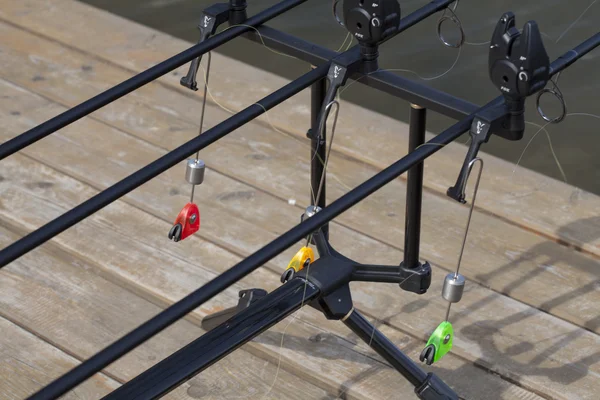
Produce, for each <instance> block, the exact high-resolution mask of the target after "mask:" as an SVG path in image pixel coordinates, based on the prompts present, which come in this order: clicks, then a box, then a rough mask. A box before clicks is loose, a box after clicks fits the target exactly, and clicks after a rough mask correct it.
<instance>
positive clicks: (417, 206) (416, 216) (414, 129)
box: [403, 104, 427, 268]
mask: <svg viewBox="0 0 600 400" xmlns="http://www.w3.org/2000/svg"><path fill="white" fill-rule="evenodd" d="M426 117H427V110H426V109H425V108H423V107H421V106H418V105H416V104H411V105H410V121H409V139H408V152H409V153H410V152H412V151H414V150H415V149H416V148H417V147H419V146H420V145H422V144H423V143H425V122H426ZM422 198H423V162H420V163H418V164H415V165H414V166H413V167H412V168H411V169H409V170H408V178H407V182H406V216H405V221H406V224H405V228H404V229H405V232H404V262H403V266H404V267H406V268H417V267H419V266H420V263H419V244H420V241H421V202H422Z"/></svg>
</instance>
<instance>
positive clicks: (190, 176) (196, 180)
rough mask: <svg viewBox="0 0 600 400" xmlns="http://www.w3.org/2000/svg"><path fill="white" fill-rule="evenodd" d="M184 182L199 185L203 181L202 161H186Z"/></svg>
mask: <svg viewBox="0 0 600 400" xmlns="http://www.w3.org/2000/svg"><path fill="white" fill-rule="evenodd" d="M185 180H186V181H188V182H189V183H191V184H192V185H199V184H201V183H202V182H203V181H204V161H202V160H194V159H190V160H187V166H186V168H185Z"/></svg>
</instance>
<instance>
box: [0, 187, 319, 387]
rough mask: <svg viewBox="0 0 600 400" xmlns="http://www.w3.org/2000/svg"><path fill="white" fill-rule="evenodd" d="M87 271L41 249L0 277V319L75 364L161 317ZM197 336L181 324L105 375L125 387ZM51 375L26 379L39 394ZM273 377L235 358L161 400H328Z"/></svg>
mask: <svg viewBox="0 0 600 400" xmlns="http://www.w3.org/2000/svg"><path fill="white" fill-rule="evenodd" d="M4 193H6V192H4ZM17 238H18V236H17V235H15V234H13V233H12V232H9V231H7V230H6V229H5V228H4V227H2V228H0V244H1V245H2V246H3V247H4V246H6V245H7V244H9V243H10V242H13V241H14V240H16V239H17ZM113 240H118V236H116V235H115V237H114V238H113ZM94 268H95V267H94V265H92V264H89V263H87V262H86V261H85V260H82V259H78V258H75V257H73V256H72V255H69V254H67V253H65V252H64V251H62V250H58V249H57V248H56V246H45V248H44V249H43V250H40V251H34V252H32V253H29V254H28V255H27V256H25V257H23V258H21V259H19V260H18V261H16V262H14V263H12V264H11V265H10V266H8V267H6V268H4V269H3V270H2V271H1V272H0V278H1V279H0V287H1V290H0V304H2V307H1V310H0V313H1V314H2V315H3V316H4V317H7V318H9V319H10V320H12V321H16V322H17V323H18V324H19V325H21V326H26V327H27V328H28V329H29V330H31V331H32V332H34V333H35V335H37V336H38V337H41V338H44V340H46V341H48V342H50V343H52V344H54V345H55V346H57V347H58V348H60V349H64V350H65V351H68V352H69V353H70V354H73V355H75V356H76V357H78V358H79V359H87V358H89V357H90V356H92V355H93V354H94V353H96V352H97V351H99V350H101V349H102V348H104V347H106V346H107V345H109V344H110V343H112V342H113V341H114V340H116V339H117V338H119V337H121V336H122V335H124V334H125V333H127V332H128V331H130V330H131V329H133V328H134V327H136V326H138V325H139V324H141V323H142V322H143V321H145V320H147V319H148V318H150V317H152V316H153V315H155V314H157V313H158V312H159V311H160V308H159V307H157V306H155V305H152V304H151V303H149V302H148V301H146V300H143V299H141V298H139V297H137V296H136V295H134V294H132V293H130V292H128V291H127V290H125V289H123V288H121V287H119V286H117V285H114V284H113V283H111V282H109V281H107V280H105V279H104V278H102V277H100V276H98V275H97V274H96V271H94ZM32 293H36V294H37V295H36V296H33V295H32ZM0 326H2V325H0ZM2 332H4V330H3V331H2ZM202 333H203V331H202V329H200V328H199V327H197V326H194V325H193V324H191V323H189V322H187V321H180V322H178V323H176V324H174V325H173V326H171V327H170V328H168V329H167V330H165V331H164V332H162V333H161V334H159V335H158V336H156V337H154V338H153V339H151V340H149V341H148V342H146V343H144V344H143V345H142V346H140V347H138V348H137V349H136V350H134V351H132V352H131V353H129V354H128V355H126V356H124V357H123V358H121V359H119V360H118V361H116V362H115V363H113V364H111V365H110V366H109V367H108V368H107V372H108V373H110V374H111V376H114V377H116V378H117V379H119V380H120V381H121V382H124V381H127V380H130V379H131V378H133V377H135V376H136V375H138V374H139V373H141V372H142V371H144V370H145V369H147V368H149V367H151V366H152V365H154V364H155V363H156V362H158V361H159V360H161V359H163V358H164V357H166V356H168V355H169V354H170V353H172V352H173V351H176V350H178V349H179V348H181V347H182V346H184V345H186V344H187V343H189V342H190V341H191V340H193V339H195V338H196V337H198V336H200V335H202ZM3 336H4V335H3ZM6 339H7V340H3V342H6V341H9V343H7V344H6V346H7V348H8V349H9V350H10V351H12V352H14V351H15V350H14V348H13V347H16V346H19V339H18V338H17V339H15V341H12V339H10V336H7V337H6ZM2 347H4V343H3V345H2ZM47 347H49V346H47ZM56 352H57V351H56V350H55V351H54V353H56ZM12 356H14V354H12ZM46 356H47V357H48V359H49V360H52V357H51V356H52V354H48V351H46V352H43V353H41V354H39V355H38V356H35V355H34V354H31V353H28V352H25V354H24V355H21V356H20V358H19V359H20V360H22V361H23V362H25V363H27V362H28V363H29V364H30V365H31V364H38V363H40V362H41V361H42V360H43V357H46ZM54 358H56V356H54ZM63 363H64V364H66V365H63V366H60V367H61V368H60V371H62V372H63V373H64V372H66V370H67V367H68V366H69V365H70V364H72V363H70V364H69V363H67V362H66V361H65V360H63ZM54 367H56V366H54V365H52V364H51V363H50V362H48V361H47V362H46V364H42V365H41V366H38V367H37V368H38V369H37V370H33V371H30V372H29V375H31V378H30V379H37V381H38V382H39V383H38V386H39V385H41V384H42V383H43V382H44V381H46V383H47V381H48V380H49V379H50V378H52V377H57V376H58V372H59V371H56V372H55V371H54V369H53V368H54ZM71 367H72V365H71ZM31 368H33V367H31ZM3 372H7V373H8V372H9V370H7V371H2V370H0V375H1V376H3V377H4V379H2V380H5V379H6V378H7V377H8V376H10V375H4V374H3ZM276 373H277V366H276V365H274V364H272V363H269V362H267V361H265V360H262V359H260V358H258V357H256V356H254V355H251V354H249V353H247V352H246V351H244V350H239V351H236V352H234V353H232V354H231V355H229V356H228V357H226V358H225V359H223V360H221V361H220V362H218V363H217V364H215V365H213V366H212V367H210V368H209V369H207V370H206V371H205V372H203V373H202V374H200V375H198V376H196V377H195V378H193V379H192V380H190V381H188V382H187V383H185V384H184V385H182V386H181V387H179V388H178V389H176V390H175V391H173V392H171V393H170V394H169V396H167V398H172V399H195V398H200V397H202V396H206V395H213V396H214V395H217V394H218V396H222V398H234V397H238V396H243V397H244V398H255V399H262V398H269V399H280V398H284V397H285V398H294V399H301V398H305V397H304V396H305V395H307V396H309V398H319V399H321V398H323V399H325V398H329V397H328V395H327V393H326V392H325V391H324V390H322V389H319V388H317V387H315V386H314V385H311V384H308V383H306V382H305V381H303V380H301V379H299V378H297V377H295V376H292V375H290V374H289V373H288V372H286V371H284V370H280V371H279V372H278V375H279V379H278V381H277V382H276V383H275V385H273V387H272V388H271V381H272V380H271V379H270V377H271V376H274V375H275V374H276ZM104 381H106V378H104ZM104 381H103V380H102V379H101V378H96V379H95V380H92V381H90V383H88V384H86V385H83V386H82V387H81V389H79V388H78V389H77V391H76V392H77V393H79V392H80V390H82V389H83V390H84V393H85V390H88V391H89V390H90V386H92V384H93V385H98V386H99V383H102V382H104ZM0 385H1V384H0ZM1 387H2V386H0V388H1ZM111 387H113V388H114V387H115V385H114V384H113V385H109V386H108V387H107V384H106V383H105V382H104V386H99V388H98V390H100V389H102V391H103V392H104V394H106V392H107V391H109V389H110V388H111ZM34 388H35V387H34ZM86 388H87V389H86ZM30 390H31V389H30ZM268 390H270V392H269V393H268V395H267V391H268ZM0 393H2V390H1V389H0ZM265 396H266V397H265ZM2 398H4V397H2Z"/></svg>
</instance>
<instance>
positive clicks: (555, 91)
mask: <svg viewBox="0 0 600 400" xmlns="http://www.w3.org/2000/svg"><path fill="white" fill-rule="evenodd" d="M557 80H558V77H557ZM550 82H551V83H552V85H553V86H554V88H553V89H548V88H544V89H543V90H542V91H540V92H539V93H538V95H537V97H536V100H535V105H536V107H537V111H538V114H540V117H542V118H543V119H544V121H546V122H549V123H551V124H558V123H559V122H561V121H562V120H563V119H565V117H566V116H567V103H566V102H565V98H564V97H563V94H562V92H561V91H560V89H559V88H558V85H557V84H556V82H554V81H552V80H551V81H550ZM544 93H550V94H551V95H553V96H554V97H556V99H557V100H558V101H559V102H560V105H561V106H562V113H561V114H560V115H559V116H558V117H556V118H550V117H548V116H547V115H546V114H545V113H544V111H543V110H542V106H540V98H541V97H542V96H543V95H544Z"/></svg>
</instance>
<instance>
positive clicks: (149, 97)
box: [0, 25, 600, 332]
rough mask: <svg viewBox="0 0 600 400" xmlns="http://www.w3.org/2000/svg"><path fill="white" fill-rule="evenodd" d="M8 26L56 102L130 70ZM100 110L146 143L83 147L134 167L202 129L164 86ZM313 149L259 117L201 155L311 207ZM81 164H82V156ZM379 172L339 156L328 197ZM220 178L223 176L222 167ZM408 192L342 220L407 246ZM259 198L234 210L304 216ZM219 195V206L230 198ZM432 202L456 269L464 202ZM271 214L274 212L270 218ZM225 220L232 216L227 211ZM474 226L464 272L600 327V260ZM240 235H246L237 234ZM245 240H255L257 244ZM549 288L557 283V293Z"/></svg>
mask: <svg viewBox="0 0 600 400" xmlns="http://www.w3.org/2000/svg"><path fill="white" fill-rule="evenodd" d="M3 29H5V31H6V32H7V36H9V37H14V38H18V39H14V40H13V41H12V42H13V44H12V45H10V43H11V41H9V42H8V45H7V51H6V52H5V54H6V55H5V56H4V57H3V58H2V60H3V61H4V62H5V64H6V65H7V67H6V71H7V72H6V73H7V75H9V77H10V79H12V80H14V81H16V82H18V83H19V84H22V85H24V86H26V87H28V88H31V89H32V90H35V91H38V92H41V93H43V94H44V95H45V96H47V97H49V98H51V99H53V100H55V101H58V102H62V103H64V104H67V105H74V104H76V103H77V102H78V101H80V100H83V99H85V98H86V97H87V96H91V95H92V94H93V93H96V92H98V91H99V90H102V89H103V88H105V87H107V86H108V84H107V82H118V81H120V80H122V79H125V76H126V74H124V73H123V72H122V71H118V70H116V69H114V68H110V67H109V66H103V65H98V63H96V64H94V63H91V62H89V60H87V59H86V58H85V56H84V55H82V54H78V53H76V52H72V51H68V50H67V49H64V48H61V47H60V46H58V45H56V44H53V43H51V42H44V41H43V40H33V38H31V40H27V39H25V37H27V34H25V33H24V34H23V35H17V34H16V30H15V29H14V28H10V27H7V26H6V25H3ZM10 33H13V34H10ZM17 42H18V43H17ZM25 54H35V55H36V56H35V57H36V59H38V60H42V61H38V64H34V63H31V62H28V59H27V58H26V56H25ZM59 55H60V56H59ZM0 56H1V55H0ZM43 60H50V61H43ZM84 64H86V65H88V64H89V65H88V66H89V67H91V68H92V71H94V72H93V73H92V74H90V73H89V69H88V71H87V72H86V71H83V70H82V69H81V68H78V66H81V65H84ZM43 71H45V72H43ZM63 71H66V72H64V73H63ZM40 74H41V75H43V76H44V80H42V81H40V80H38V81H37V82H32V81H31V79H30V77H31V76H37V75H39V76H41V75H40ZM73 77H78V78H77V79H75V78H73ZM69 82H76V83H74V84H70V83H69ZM76 93H83V94H81V95H79V97H78V99H77V100H75V101H73V97H75V96H78V95H77V94H76ZM161 104H169V106H170V107H174V106H175V105H176V106H177V107H174V108H175V109H177V110H178V112H179V114H177V116H175V115H171V114H172V113H171V112H165V111H164V110H163V109H162V108H161V107H163V106H161ZM117 110H118V111H117ZM209 111H211V112H210V113H209V115H208V118H207V121H208V125H211V124H213V123H214V122H216V121H217V120H220V119H222V118H225V117H226V115H225V114H224V113H223V112H220V111H218V110H214V109H213V110H209ZM173 112H175V111H173ZM115 113H116V114H115ZM47 115H49V116H50V115H52V114H50V113H48V114H47ZM96 115H97V117H98V118H100V119H102V120H103V121H104V122H106V123H109V124H111V125H114V126H117V127H119V128H121V129H123V130H125V131H127V132H130V133H132V134H133V135H136V136H139V137H140V138H142V139H144V140H145V142H142V143H140V144H137V145H135V144H134V143H136V142H135V141H132V140H129V138H124V139H123V140H121V141H119V142H117V141H115V142H114V143H113V146H114V147H106V146H102V144H103V143H104V140H105V139H104V138H99V137H97V136H95V135H84V136H85V139H76V140H82V141H83V142H81V143H82V146H86V145H90V146H94V147H95V149H94V150H95V151H102V152H103V153H102V154H103V155H104V156H105V157H107V158H109V159H114V158H115V157H114V156H115V154H114V150H113V148H119V149H129V148H136V153H135V154H132V153H127V152H125V151H124V152H123V153H120V152H119V153H118V154H122V155H121V156H119V157H118V163H121V164H123V165H122V166H123V167H128V168H130V171H133V170H135V169H137V168H140V167H142V166H143V165H145V164H146V163H148V162H149V161H150V160H153V159H155V158H157V157H158V156H159V155H160V154H162V152H163V151H164V149H171V148H173V147H175V146H176V145H177V143H180V142H183V141H184V140H186V139H189V138H190V137H193V136H194V135H195V134H196V127H195V126H194V122H192V120H193V119H195V117H196V110H194V109H193V108H190V101H189V99H186V98H184V97H183V96H180V95H178V94H177V93H176V92H173V91H169V90H165V89H164V88H162V87H161V86H160V85H149V86H147V87H145V88H143V89H141V90H139V91H138V92H136V93H134V94H132V95H131V97H127V98H124V99H121V100H119V101H118V102H117V103H116V104H115V105H114V108H113V109H111V106H109V107H107V108H106V109H105V110H104V109H103V110H100V111H98V112H97V113H96ZM132 116H135V117H132ZM174 127H175V129H174ZM173 129H174V131H173ZM166 132H169V133H168V134H166ZM115 140H116V139H115ZM148 143H152V144H154V145H158V146H160V147H161V149H160V150H157V151H154V152H152V151H151V150H148V152H146V153H142V150H145V149H146V148H148V149H150V148H149V147H148ZM142 147H143V148H144V149H142ZM307 151H308V150H307V149H304V148H303V147H302V145H301V144H300V143H299V142H298V141H295V140H293V139H291V138H289V137H287V136H284V135H279V134H273V133H272V132H268V131H266V130H265V129H264V128H263V127H261V126H258V125H256V124H250V125H247V126H245V127H244V128H241V129H239V130H238V131H237V132H235V133H233V134H231V135H229V136H227V137H226V138H225V139H223V140H221V141H219V142H217V143H215V144H213V145H211V147H210V148H209V149H207V150H206V151H203V152H202V157H203V158H204V159H205V161H206V162H207V163H208V165H209V166H211V167H212V168H213V171H219V172H221V173H223V174H224V175H227V176H231V177H234V178H236V179H238V180H241V181H244V182H248V183H250V184H251V185H252V186H253V187H255V188H258V189H261V190H263V191H266V192H268V193H271V194H274V195H275V196H277V197H279V198H283V199H286V198H290V197H292V198H295V199H296V200H297V204H298V205H303V206H306V205H307V204H308V198H307V192H306V190H305V186H306V185H305V183H306V182H308V173H309V171H308V166H307V163H306V152H307ZM85 157H87V156H85ZM85 157H83V156H81V157H80V158H79V159H80V160H83V158H85ZM223 160H227V162H223ZM74 165H77V164H76V163H75V162H74ZM134 165H135V168H134V167H133V166H134ZM66 168H70V169H68V170H67V171H69V173H70V174H78V173H79V172H78V169H79V167H78V166H76V167H69V166H67V167H66ZM92 170H93V169H92ZM180 171H181V170H180ZM213 171H211V172H213ZM376 172H377V170H376V169H374V168H373V167H370V166H367V165H361V164H357V163H356V162H355V161H353V160H351V159H348V158H345V157H333V158H332V161H331V164H330V170H329V176H330V177H331V178H334V177H337V179H338V180H337V181H336V180H335V179H330V182H331V184H330V185H329V188H328V194H329V196H330V200H331V199H335V198H337V197H339V196H340V195H341V194H343V193H344V192H346V191H347V190H348V187H353V186H356V185H358V184H359V183H360V182H362V181H363V180H365V179H367V178H368V177H370V176H372V175H373V174H375V173H376ZM179 174H181V172H179ZM125 175H126V174H125V172H120V173H118V174H116V173H115V175H111V177H110V178H107V179H106V180H105V182H107V183H108V182H114V177H115V176H116V177H124V176H125ZM74 176H78V175H74ZM168 176H169V177H171V176H173V177H174V176H175V175H172V174H169V175H168ZM82 179H85V178H82ZM213 179H219V178H218V177H217V176H216V175H215V177H214V178H213ZM174 182H180V185H178V186H177V188H176V189H175V191H177V192H179V193H187V190H189V189H187V188H186V185H185V184H183V182H182V180H181V179H180V178H173V179H172V180H170V184H173V183H174ZM339 182H344V184H343V185H342V184H340V183H339ZM221 185H222V184H219V186H218V187H219V188H221V187H222V186H221ZM209 188H210V187H209V186H207V185H203V186H202V188H201V190H200V191H199V199H202V200H204V199H206V197H203V196H204V195H205V194H208V193H207V189H208V190H210V189H209ZM233 192H236V194H235V195H233V196H261V195H260V194H257V193H255V192H254V191H253V189H247V188H246V189H243V188H241V187H239V189H236V190H235V191H233V190H232V192H231V193H233ZM404 192H405V186H404V184H403V183H402V182H401V181H396V182H394V183H392V184H390V185H388V186H387V187H385V188H383V189H382V190H380V191H379V192H377V193H376V194H374V195H373V196H371V198H370V199H369V200H367V201H365V202H363V203H361V204H359V205H357V206H356V207H354V208H352V209H351V210H349V211H348V212H346V213H345V214H343V215H342V216H340V217H339V218H338V221H339V222H341V223H342V224H344V225H345V226H348V227H350V228H352V229H354V230H357V231H361V232H364V233H366V234H368V235H369V236H370V237H373V238H375V239H377V240H379V241H380V242H382V243H385V244H387V245H390V246H393V247H395V248H399V244H400V243H402V242H403V226H404V223H403V217H402V213H401V212H400V210H404V207H405V205H404V200H403V196H402V195H400V196H399V195H398V193H404ZM224 196H225V198H226V199H227V200H228V201H227V203H228V207H229V208H228V209H227V211H226V213H229V212H230V207H232V204H233V202H231V201H230V200H231V197H229V196H230V195H229V194H225V195H224ZM181 197H182V198H183V197H185V196H184V195H182V196H181ZM155 198H156V197H153V199H155ZM261 198H262V197H261ZM140 200H141V198H140ZM253 200H254V205H253V208H252V211H253V212H252V213H248V212H247V210H246V209H244V206H243V205H242V203H239V202H237V203H236V211H237V213H236V216H239V217H241V218H243V219H245V220H247V221H249V222H251V223H254V224H265V225H264V226H265V228H267V229H268V230H271V231H272V232H274V233H281V232H284V231H285V230H287V229H289V227H291V226H292V225H293V224H294V222H296V221H297V216H296V215H294V216H293V217H292V218H290V212H289V210H290V209H289V207H288V206H286V208H285V209H284V210H283V212H281V213H280V212H279V210H278V209H277V208H276V207H275V206H267V200H260V201H259V200H258V197H256V198H253ZM143 201H147V200H143ZM218 203H219V204H217V205H218V206H219V207H220V206H222V203H223V202H222V201H219V202H218ZM178 204H183V203H178ZM210 204H211V205H210V208H211V210H213V211H214V210H215V209H214V206H215V204H214V201H212V200H211V202H210ZM273 204H277V203H273ZM156 206H157V207H160V208H161V209H164V207H165V206H164V204H160V205H158V204H157V205H156ZM178 206H179V205H178ZM178 206H174V207H173V209H172V213H171V215H176V213H177V212H178V210H177V208H178ZM424 210H425V211H424V218H423V227H422V235H423V236H422V237H423V239H424V240H423V242H422V251H423V255H424V257H426V258H427V259H428V260H429V261H431V262H433V263H436V264H437V265H439V266H441V267H442V268H445V269H447V270H451V269H453V268H454V265H453V264H454V262H455V259H456V254H457V251H458V248H459V246H460V241H461V237H460V236H461V232H462V230H463V229H464V228H463V226H464V223H465V218H466V209H465V208H464V207H463V206H461V205H459V204H456V203H454V202H451V201H450V200H448V199H445V198H440V197H438V196H435V195H431V194H426V195H425V197H424ZM299 212H300V211H298V213H299ZM275 213H276V214H275ZM161 215H164V216H166V215H165V214H161ZM267 215H269V216H271V218H270V219H269V220H268V222H267V223H265V218H266V216H267ZM218 218H219V219H221V218H225V217H224V216H223V215H221V214H219V215H218ZM473 230H474V231H475V230H477V232H476V234H474V235H472V236H471V240H470V241H469V243H468V246H467V250H466V254H465V259H464V262H465V263H464V267H463V271H464V274H465V275H466V276H467V277H468V278H470V279H472V280H475V281H477V282H480V283H482V284H484V285H486V286H489V287H491V288H492V289H494V290H496V291H498V292H501V293H506V294H509V295H510V296H511V297H513V298H515V299H518V300H519V301H522V302H525V303H526V304H529V305H532V306H534V307H537V308H540V309H542V310H544V311H547V312H550V313H552V314H553V315H556V316H559V317H560V318H563V319H565V320H567V321H570V322H573V323H575V324H577V325H580V326H584V327H586V328H588V329H591V330H594V331H595V332H599V331H600V326H598V324H596V323H595V322H594V321H595V317H596V313H595V311H594V310H595V307H594V304H597V302H598V301H599V300H600V293H599V292H598V291H595V290H584V291H581V290H580V289H579V288H580V287H581V286H582V285H583V286H584V287H589V286H588V285H594V282H596V280H597V276H596V272H595V271H596V269H597V266H598V261H597V259H595V258H593V257H589V256H587V255H584V254H581V253H580V252H577V251H574V250H572V249H567V248H565V247H564V246H561V245H559V244H556V243H554V242H551V241H548V240H547V239H546V238H544V237H540V236H539V235H535V234H533V233H531V232H528V231H525V230H522V229H519V228H517V227H515V226H513V225H511V224H509V223H506V222H504V221H502V220H499V219H498V218H494V217H492V216H490V215H488V214H485V213H482V212H481V213H476V214H475V216H474V223H473ZM242 231H243V232H240V230H238V231H237V232H236V236H235V237H233V235H230V234H229V233H228V234H227V235H226V236H224V237H226V238H227V241H225V243H223V242H219V244H221V245H223V246H229V247H228V248H230V249H231V245H230V244H228V243H235V244H236V245H240V247H238V248H236V249H235V251H236V252H238V253H240V252H241V251H243V252H245V251H252V249H257V248H259V244H264V241H263V240H262V237H263V236H262V235H261V236H260V237H259V238H257V237H255V235H253V234H252V233H251V232H252V231H248V230H247V229H243V230H242ZM238 234H241V235H242V236H237V235H238ZM251 236H252V237H251ZM246 238H247V239H246ZM257 239H258V241H257ZM232 240H235V242H232ZM246 240H249V242H246ZM242 243H253V245H250V246H248V245H243V244H242ZM232 250H233V249H232ZM291 253H292V252H287V253H286V254H285V256H284V257H282V258H279V260H280V261H281V262H282V263H285V261H284V260H288V259H289V257H290V256H291ZM245 254H247V253H245ZM532 278H535V279H532ZM548 287H553V288H556V289H555V290H552V291H549V290H548V289H547V288H548ZM582 304H583V306H582Z"/></svg>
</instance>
